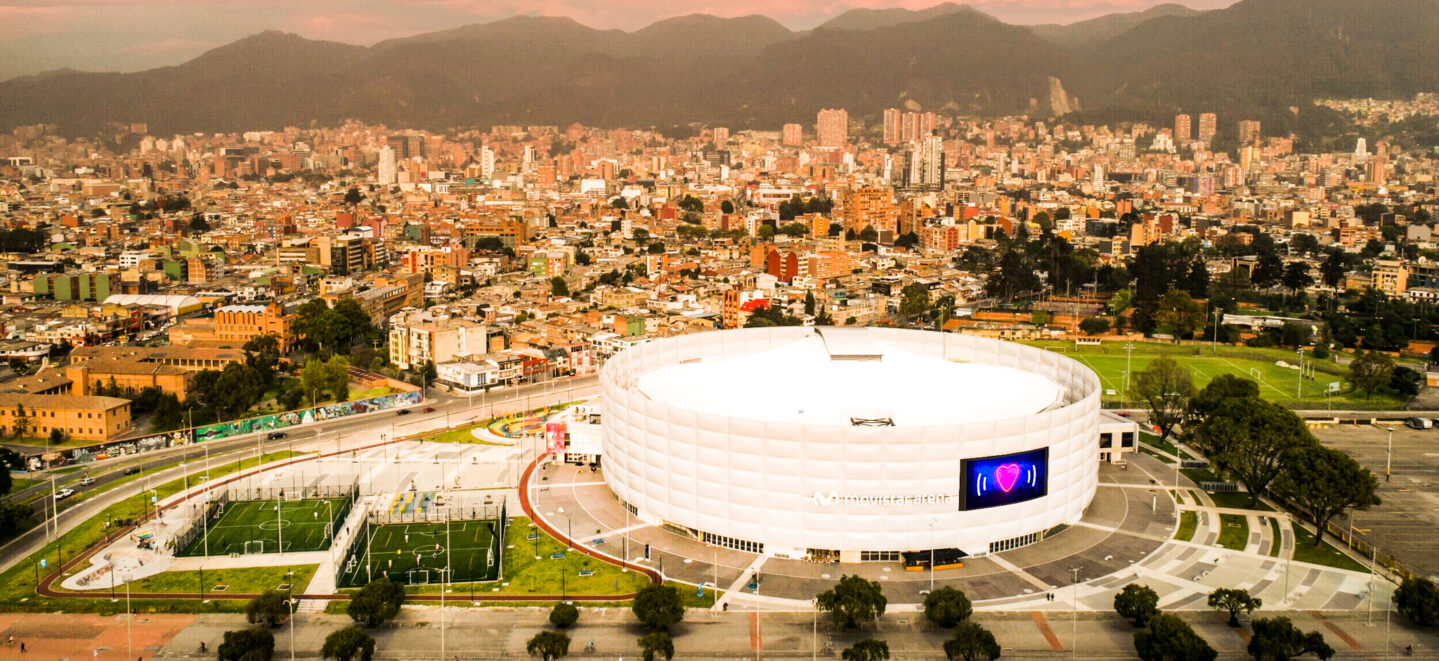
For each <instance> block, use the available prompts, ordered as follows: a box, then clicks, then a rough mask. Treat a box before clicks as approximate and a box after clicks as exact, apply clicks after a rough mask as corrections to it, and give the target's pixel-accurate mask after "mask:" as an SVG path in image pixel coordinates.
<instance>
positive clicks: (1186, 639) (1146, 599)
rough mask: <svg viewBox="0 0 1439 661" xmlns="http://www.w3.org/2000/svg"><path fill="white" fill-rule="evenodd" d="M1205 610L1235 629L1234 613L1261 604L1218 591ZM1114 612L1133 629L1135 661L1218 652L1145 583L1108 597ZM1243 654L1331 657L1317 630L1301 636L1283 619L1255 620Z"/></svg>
mask: <svg viewBox="0 0 1439 661" xmlns="http://www.w3.org/2000/svg"><path fill="white" fill-rule="evenodd" d="M1208 603H1209V607H1210V608H1215V609H1218V610H1223V611H1228V612H1229V626H1232V627H1237V626H1239V613H1240V612H1246V613H1248V612H1253V611H1254V609H1256V608H1259V607H1260V606H1261V605H1262V602H1261V601H1260V600H1259V599H1256V598H1254V597H1252V596H1250V595H1249V593H1248V592H1245V591H1244V590H1237V589H1230V588H1220V589H1218V590H1215V591H1214V592H1212V593H1210V595H1209V600H1208ZM1114 612H1116V613H1118V614H1119V615H1120V617H1123V618H1125V619H1128V620H1130V621H1131V622H1133V623H1134V626H1135V627H1147V629H1146V630H1144V631H1138V632H1135V634H1134V651H1135V653H1136V654H1137V655H1138V656H1139V658H1140V661H1213V660H1214V659H1215V658H1217V657H1218V656H1219V653H1218V652H1217V651H1216V650H1215V649H1214V648H1213V647H1212V646H1210V644H1209V642H1208V641H1206V640H1204V638H1202V637H1201V636H1200V635H1199V634H1198V633H1195V631H1194V628H1193V627H1191V626H1189V623H1188V622H1185V621H1184V620H1182V619H1180V618H1179V617H1178V616H1175V615H1170V614H1167V613H1163V612H1160V610H1159V595H1158V593H1156V592H1155V591H1154V590H1153V589H1152V588H1150V587H1149V586H1147V585H1142V584H1138V583H1131V584H1129V585H1126V586H1124V589H1122V590H1120V591H1119V592H1117V593H1115V595H1114ZM1251 629H1252V630H1253V631H1252V632H1251V633H1250V635H1249V643H1248V646H1247V647H1246V651H1248V652H1249V656H1251V657H1253V658H1254V659H1256V661H1288V660H1289V659H1292V658H1294V657H1296V656H1304V655H1306V654H1313V655H1315V656H1316V657H1318V658H1320V659H1329V658H1331V657H1333V656H1334V648H1333V647H1330V646H1329V644H1328V643H1327V642H1325V640H1324V636H1323V634H1321V633H1319V632H1318V631H1309V632H1305V631H1302V630H1301V629H1299V627H1296V626H1294V622H1292V621H1291V620H1290V619H1289V618H1287V617H1275V618H1267V619H1259V620H1255V621H1254V622H1253V624H1252V625H1251Z"/></svg>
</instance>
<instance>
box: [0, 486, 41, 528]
mask: <svg viewBox="0 0 1439 661" xmlns="http://www.w3.org/2000/svg"><path fill="white" fill-rule="evenodd" d="M4 475H5V477H6V478H9V477H10V473H9V472H5V473H4ZM5 486H6V487H7V489H6V491H7V492H8V491H9V488H8V487H10V486H11V485H10V484H9V483H6V484H5ZM34 513H35V510H33V509H30V506H29V505H25V504H24V503H17V502H15V501H12V500H6V501H0V536H10V535H14V534H17V533H19V532H20V531H22V530H25V529H27V528H29V527H30V517H31V515H33V514H34Z"/></svg>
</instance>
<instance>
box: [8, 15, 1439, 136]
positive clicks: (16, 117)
mask: <svg viewBox="0 0 1439 661" xmlns="http://www.w3.org/2000/svg"><path fill="white" fill-rule="evenodd" d="M1126 25H1132V27H1128V28H1127V29H1126V28H1125V26H1126ZM861 28H862V29H861ZM1111 33H1113V34H1111ZM1106 34H1109V35H1111V36H1107V37H1104V38H1103V39H1099V37H1100V36H1102V35H1106ZM1095 39H1099V40H1097V41H1095ZM1436 89H1439V0H1243V1H1242V2H1240V3H1238V4H1236V5H1234V6H1232V7H1229V8H1226V9H1219V10H1213V11H1208V12H1202V13H1195V12H1190V11H1188V10H1185V9H1184V8H1182V7H1179V6H1177V5H1168V6H1161V7H1156V8H1154V9H1152V10H1150V11H1148V12H1140V13H1138V14H1123V15H1114V16H1109V17H1102V18H1100V19H1095V20H1093V21H1086V22H1083V23H1079V24H1076V25H1074V26H1064V27H1062V28H1060V27H1056V26H1036V27H1034V28H1028V27H1019V26H1013V25H1007V24H1004V23H1002V22H1000V21H997V20H995V19H993V18H991V17H989V16H987V15H985V14H983V13H981V12H978V11H975V10H972V9H969V8H966V7H964V6H962V5H955V4H945V5H939V6H937V7H933V8H931V9H928V10H923V11H919V12H913V11H906V10H877V11H876V10H852V11H849V12H846V13H845V14H842V15H841V16H839V17H837V18H836V19H834V20H833V21H830V22H829V23H826V24H825V25H824V26H821V27H820V28H818V29H816V30H812V31H808V32H802V33H795V32H791V31H789V30H787V29H785V28H784V27H783V26H781V25H779V24H778V23H775V22H774V21H772V20H770V19H768V18H765V17H762V16H746V17H741V18H732V19H725V18H716V17H713V16H703V15H692V16H682V17H678V18H673V19H668V20H665V21H660V22H659V23H656V24H654V25H651V26H649V27H647V28H645V29H642V30H639V31H637V32H633V33H627V32H622V31H619V30H595V29H592V28H589V27H586V26H584V25H581V24H579V23H576V22H574V21H573V20H570V19H566V18H534V17H519V18H512V19H507V20H502V21H497V22H494V23H488V24H484V25H469V26H463V27H459V28H455V29H452V30H445V31H441V32H433V33H428V34H422V35H417V36H414V37H409V38H405V39H395V40H390V41H385V42H381V43H379V44H376V45H375V46H373V47H368V48H366V47H361V46H352V45H347V44H338V43H333V42H322V41H312V40H307V39H303V38H301V37H298V36H295V35H290V34H283V33H277V32H266V33H261V34H258V35H254V36H252V37H248V38H246V39H242V40H240V41H237V42H234V43H232V44H228V45H226V46H222V47H220V48H216V49H214V50H212V51H209V52H207V53H205V54H203V55H201V56H200V57H198V58H195V59H194V60H191V61H189V62H186V63H184V64H181V65H179V66H173V67H164V68H159V69H152V70H149V71H143V72H138V73H132V74H113V73H84V72H75V71H55V72H49V73H47V74H45V75H40V76H28V77H23V78H17V79H14V80H10V81H6V82H3V83H0V130H3V131H9V130H10V129H12V128H13V127H14V126H17V125H22V124H34V123H41V122H44V123H56V124H59V125H60V126H61V130H62V131H63V132H65V133H67V134H72V135H75V134H94V133H96V132H98V131H101V130H102V129H103V128H104V127H106V126H107V125H108V124H109V123H111V122H117V121H119V122H147V123H148V124H149V125H150V127H151V130H152V131H154V132H157V133H169V132H188V131H236V130H249V129H266V128H282V127H284V126H287V125H289V126H310V125H313V124H320V125H323V124H333V123H335V122H339V121H341V120H344V119H347V118H357V119H360V120H364V121H369V122H383V123H385V124H387V125H390V126H396V127H416V128H427V129H436V130H440V129H445V128H448V127H452V126H476V125H478V126H485V125H489V124H500V123H551V124H568V123H570V122H584V123H587V124H594V125H600V126H618V125H626V126H672V125H677V124H684V123H688V122H709V123H723V124H728V125H730V126H732V127H735V128H741V127H748V126H755V127H767V128H773V127H776V126H778V125H779V124H780V123H782V122H793V121H798V122H802V123H810V122H812V121H813V118H814V112H815V111H816V110H818V109H819V108H823V107H844V108H847V109H849V110H850V112H851V114H852V115H854V116H857V117H871V118H873V117H875V116H876V115H878V113H879V112H880V111H881V110H882V109H884V108H886V107H907V108H913V109H923V110H934V111H943V112H952V113H963V114H975V115H998V114H1011V113H1029V114H1032V115H1035V116H1041V117H1043V116H1051V115H1056V114H1067V113H1072V112H1076V111H1081V112H1082V117H1083V118H1085V119H1090V120H1094V119H1106V120H1114V119H1126V118H1150V119H1156V120H1164V119H1165V117H1166V116H1172V114H1173V113H1174V112H1176V111H1179V110H1185V111H1189V112H1203V111H1211V110H1212V111H1215V112H1220V113H1222V117H1221V125H1222V126H1228V125H1229V124H1231V123H1232V121H1234V120H1237V119H1240V118H1241V117H1240V115H1244V116H1246V117H1249V118H1255V119H1263V120H1265V121H1266V132H1269V129H1270V128H1271V127H1272V128H1274V129H1279V128H1281V127H1282V126H1283V125H1284V122H1287V121H1290V119H1292V115H1291V114H1290V113H1289V111H1288V108H1289V107H1290V106H1303V105H1304V104H1305V102H1306V101H1307V100H1309V99H1312V98H1314V97H1316V96H1378V97H1390V96H1409V95H1412V94H1414V93H1415V92H1419V91H1432V90H1436Z"/></svg>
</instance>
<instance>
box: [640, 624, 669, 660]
mask: <svg viewBox="0 0 1439 661" xmlns="http://www.w3.org/2000/svg"><path fill="white" fill-rule="evenodd" d="M640 650H641V651H642V652H643V654H644V661H655V659H656V658H658V657H664V658H665V661H669V660H670V659H673V658H674V657H675V641H674V639H673V638H670V635H669V634H667V633H665V632H663V631H656V632H653V633H650V634H646V635H644V636H641V637H640Z"/></svg>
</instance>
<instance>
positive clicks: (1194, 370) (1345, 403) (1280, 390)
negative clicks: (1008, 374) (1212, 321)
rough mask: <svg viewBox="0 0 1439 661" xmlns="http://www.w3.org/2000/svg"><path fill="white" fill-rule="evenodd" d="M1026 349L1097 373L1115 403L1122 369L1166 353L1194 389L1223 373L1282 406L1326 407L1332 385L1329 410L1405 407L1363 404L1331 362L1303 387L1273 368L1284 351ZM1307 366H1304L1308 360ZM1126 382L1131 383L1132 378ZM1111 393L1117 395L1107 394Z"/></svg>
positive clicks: (1287, 356) (1110, 346) (1145, 346)
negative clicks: (1255, 386)
mask: <svg viewBox="0 0 1439 661" xmlns="http://www.w3.org/2000/svg"><path fill="white" fill-rule="evenodd" d="M1025 344H1029V345H1031V346H1037V347H1040V348H1044V349H1049V350H1051V351H1058V352H1061V353H1063V354H1064V355H1066V356H1069V357H1071V358H1074V359H1076V360H1078V361H1080V362H1082V363H1084V364H1086V365H1088V366H1090V367H1091V368H1093V369H1094V371H1095V372H1097V373H1098V374H1099V378H1100V381H1101V383H1102V384H1103V387H1104V389H1105V393H1104V395H1103V397H1104V400H1105V401H1115V402H1117V401H1120V400H1123V399H1124V382H1125V380H1124V372H1125V370H1126V369H1130V370H1132V371H1133V372H1139V371H1141V370H1143V369H1144V368H1145V367H1147V366H1148V365H1149V363H1150V362H1151V361H1153V360H1154V359H1155V358H1157V357H1159V356H1160V355H1166V354H1167V355H1169V356H1170V357H1172V358H1174V360H1175V361H1177V362H1179V364H1181V365H1184V366H1186V367H1188V368H1189V370H1190V374H1191V376H1192V377H1193V381H1194V385H1195V387H1196V388H1203V387H1204V386H1205V384H1207V383H1209V381H1210V380H1211V379H1213V378H1215V377H1217V376H1219V375H1221V374H1235V375H1238V376H1242V377H1245V378H1248V379H1254V378H1255V377H1254V374H1255V373H1256V372H1257V374H1258V379H1257V380H1258V381H1259V394H1260V396H1262V397H1264V398H1265V399H1267V400H1270V401H1274V402H1278V403H1281V404H1284V405H1286V406H1292V407H1296V408H1297V407H1298V406H1296V405H1299V406H1302V407H1305V408H1324V407H1325V406H1327V405H1328V403H1329V402H1328V400H1327V399H1326V388H1327V387H1328V385H1329V383H1331V382H1335V381H1338V382H1340V383H1341V385H1340V389H1341V390H1340V392H1339V393H1337V394H1335V395H1334V396H1333V405H1334V406H1336V407H1339V408H1348V409H1384V410H1388V409H1395V408H1399V407H1400V406H1401V405H1402V404H1403V402H1402V401H1401V400H1399V399H1398V398H1395V397H1387V396H1382V395H1375V396H1374V398H1372V399H1365V398H1364V396H1363V394H1362V393H1356V392H1353V391H1352V388H1350V387H1349V385H1348V384H1347V383H1343V382H1344V376H1345V374H1347V372H1348V369H1347V368H1345V367H1344V366H1342V365H1338V364H1336V363H1334V362H1332V361H1331V360H1320V361H1313V364H1314V366H1315V374H1314V377H1313V378H1312V379H1303V380H1302V383H1301V379H1300V378H1299V372H1298V370H1295V369H1292V368H1287V367H1279V366H1278V365H1276V364H1275V362H1276V361H1284V362H1286V363H1288V364H1291V365H1292V364H1294V363H1295V362H1296V361H1297V358H1298V357H1297V356H1296V355H1295V353H1294V352H1293V351H1289V350H1285V349H1256V348H1252V347H1236V346H1229V345H1221V346H1219V347H1218V349H1217V355H1216V350H1215V349H1212V348H1211V347H1210V346H1209V345H1202V346H1201V345H1195V344H1188V345H1174V344H1165V343H1157V342H1134V343H1132V344H1133V345H1134V351H1133V355H1132V357H1130V356H1127V355H1126V352H1125V350H1124V345H1125V343H1123V342H1105V343H1103V344H1101V345H1100V346H1083V347H1078V348H1077V349H1076V347H1075V346H1074V342H1073V341H1065V340H1041V341H1033V342H1026V343H1025ZM1305 362H1306V364H1308V363H1309V362H1310V359H1309V358H1306V359H1305ZM1130 382H1131V383H1132V382H1133V379H1132V378H1131V379H1130ZM1296 387H1298V388H1299V393H1298V394H1299V397H1298V398H1296V397H1295V395H1296ZM1110 390H1113V391H1114V392H1115V394H1114V395H1110V394H1108V391H1110Z"/></svg>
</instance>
